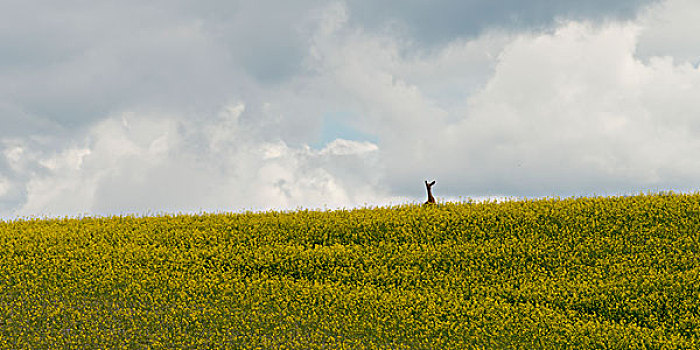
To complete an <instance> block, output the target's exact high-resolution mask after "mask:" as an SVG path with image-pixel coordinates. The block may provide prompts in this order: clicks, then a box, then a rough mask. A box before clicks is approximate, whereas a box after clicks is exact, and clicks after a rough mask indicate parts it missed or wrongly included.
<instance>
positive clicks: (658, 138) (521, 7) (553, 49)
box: [0, 0, 700, 219]
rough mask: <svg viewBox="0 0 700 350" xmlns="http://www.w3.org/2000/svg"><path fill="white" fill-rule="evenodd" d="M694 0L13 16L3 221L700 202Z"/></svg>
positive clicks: (32, 0)
mask: <svg viewBox="0 0 700 350" xmlns="http://www.w3.org/2000/svg"><path fill="white" fill-rule="evenodd" d="M697 18H700V2H698V1H696V0H620V1H608V0H595V1H574V0H559V1H550V0H527V1H524V0H500V1H493V0H468V1H465V0H441V1H427V0H386V1H373V0H347V1H320V0H298V1H286V0H238V1H230V0H198V1H189V0H167V1H161V0H154V1H133V0H119V1H109V0H105V1H78V0H66V1H51V0H5V1H2V2H0V218H6V219H7V218H10V219H11V218H16V217H26V216H66V215H67V216H79V215H112V214H117V215H119V214H137V215H141V214H148V213H166V212H167V213H177V212H201V211H207V212H215V211H217V212H218V211H240V210H247V209H249V210H266V209H283V210H287V209H295V208H302V207H303V208H337V207H346V208H350V207H356V206H364V205H388V204H400V203H410V202H420V201H423V200H424V197H425V188H424V185H423V180H425V179H436V180H437V185H436V186H435V194H436V196H437V197H438V199H442V200H458V199H460V198H462V199H466V198H484V197H490V196H509V197H524V196H527V197H539V196H582V195H614V194H629V193H638V192H640V191H643V192H648V191H652V192H656V191H665V190H675V191H696V190H697V189H698V188H700V68H699V64H700V36H699V35H698V34H697V33H700V21H697Z"/></svg>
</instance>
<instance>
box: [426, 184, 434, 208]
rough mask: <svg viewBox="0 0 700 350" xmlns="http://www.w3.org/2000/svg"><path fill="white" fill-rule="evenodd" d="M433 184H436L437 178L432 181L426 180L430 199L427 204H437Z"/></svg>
mask: <svg viewBox="0 0 700 350" xmlns="http://www.w3.org/2000/svg"><path fill="white" fill-rule="evenodd" d="M433 185H435V180H433V182H431V183H428V180H426V181H425V188H426V189H427V190H428V201H427V202H425V204H435V197H433V191H432V190H431V187H433Z"/></svg>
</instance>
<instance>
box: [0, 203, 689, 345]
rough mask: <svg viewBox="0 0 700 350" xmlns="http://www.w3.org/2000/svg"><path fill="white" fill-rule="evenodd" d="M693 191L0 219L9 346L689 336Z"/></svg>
mask: <svg viewBox="0 0 700 350" xmlns="http://www.w3.org/2000/svg"><path fill="white" fill-rule="evenodd" d="M699 275H700V195H699V194H659V195H639V196H630V197H599V198H566V199H541V200H521V201H508V202H502V203H489V202H486V203H443V204H438V205H428V206H416V205H403V206H396V207H390V208H370V209H356V210H338V211H327V212H322V211H304V210H301V211H295V212H287V213H281V212H267V213H244V214H216V215H215V214H211V215H179V216H167V215H165V216H157V217H145V218H136V217H112V218H83V219H47V220H19V221H15V222H6V223H0V322H2V324H0V347H2V348H72V347H88V348H117V347H124V348H147V347H150V348H173V347H185V348H221V347H223V348H256V347H258V348H280V347H281V346H283V345H284V346H286V347H287V348H299V349H309V348H319V349H321V348H323V349H329V348H362V347H364V348H377V349H434V348H439V349H464V348H479V347H481V348H561V347H566V348H582V349H587V348H644V347H647V348H661V347H663V348H697V347H699V346H700V310H699V307H700V292H699V291H698V284H697V281H700V276H699Z"/></svg>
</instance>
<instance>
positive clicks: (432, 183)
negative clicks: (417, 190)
mask: <svg viewBox="0 0 700 350" xmlns="http://www.w3.org/2000/svg"><path fill="white" fill-rule="evenodd" d="M426 182H428V181H426ZM432 185H435V180H433V182H431V183H430V186H432Z"/></svg>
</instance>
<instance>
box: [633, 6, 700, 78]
mask: <svg viewBox="0 0 700 350" xmlns="http://www.w3.org/2000/svg"><path fill="white" fill-rule="evenodd" d="M698 18H700V3H699V2H697V1H694V0H667V1H663V2H660V3H658V4H655V5H654V6H650V7H649V8H647V10H646V11H644V13H643V14H642V15H641V16H640V20H639V22H640V23H641V25H642V30H641V33H640V37H639V43H638V47H637V54H638V55H639V56H640V57H642V58H645V59H648V58H650V57H665V56H669V57H673V58H674V60H675V63H676V64H683V63H690V64H693V65H695V66H696V67H697V66H698V65H699V64H700V36H698V35H697V33H700V21H698Z"/></svg>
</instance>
